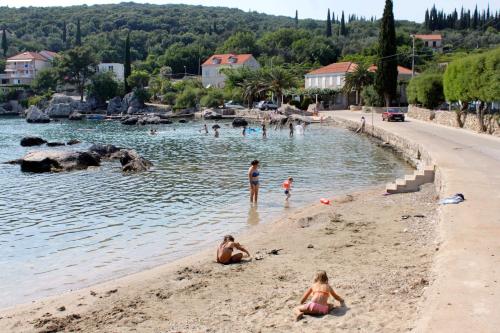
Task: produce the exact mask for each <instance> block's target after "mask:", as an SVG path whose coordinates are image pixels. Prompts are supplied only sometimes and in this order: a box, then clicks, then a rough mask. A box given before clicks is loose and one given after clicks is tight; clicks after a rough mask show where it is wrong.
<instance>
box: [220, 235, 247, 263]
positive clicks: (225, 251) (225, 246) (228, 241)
mask: <svg viewBox="0 0 500 333" xmlns="http://www.w3.org/2000/svg"><path fill="white" fill-rule="evenodd" d="M234 249H238V250H240V251H242V252H245V253H246V255H247V256H249V257H250V253H248V251H247V250H246V249H245V248H244V247H243V246H241V245H240V244H239V243H235V242H234V237H233V236H231V235H227V236H224V240H223V241H222V243H221V244H220V245H219V248H218V249H217V262H218V263H221V264H224V265H227V264H234V263H237V262H240V261H241V259H242V258H243V253H236V254H233V250H234Z"/></svg>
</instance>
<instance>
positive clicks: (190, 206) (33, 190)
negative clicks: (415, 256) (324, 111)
mask: <svg viewBox="0 0 500 333" xmlns="http://www.w3.org/2000/svg"><path fill="white" fill-rule="evenodd" d="M207 124H208V127H209V129H210V133H209V134H208V135H205V134H204V132H203V131H200V130H201V129H202V126H203V123H202V122H192V121H190V122H188V123H185V124H180V123H175V124H171V125H161V126H154V127H155V128H156V129H157V130H158V134H157V135H149V129H150V128H151V126H149V127H141V126H126V125H121V124H120V123H119V122H108V121H78V122H69V121H61V122H53V123H49V124H28V123H26V122H25V121H24V120H22V119H18V118H0V162H4V161H8V160H12V159H16V158H19V157H22V156H23V155H24V154H26V153H27V152H29V151H34V150H45V149H55V150H58V149H60V150H85V149H87V148H88V147H89V146H90V145H91V144H92V143H109V144H114V145H117V146H120V147H127V148H133V149H135V150H137V151H138V152H139V153H140V154H141V155H143V156H144V157H145V158H147V159H149V160H151V161H152V162H153V163H154V167H153V168H152V169H151V171H148V172H143V173H134V174H125V173H122V172H121V169H120V165H119V162H118V161H112V162H104V163H103V164H102V166H101V167H99V168H94V169H89V170H85V171H73V172H62V173H45V174H32V173H22V172H21V171H20V168H19V166H18V165H7V164H0V281H1V283H0V307H4V306H10V305H14V304H17V303H21V302H28V301H30V300H32V299H35V298H39V297H43V296H46V295H51V294H55V293H59V292H62V291H65V290H70V289H75V288H80V287H84V286H88V285H91V284H94V283H97V282H100V281H104V280H106V279H110V278H114V277H119V276H123V275H126V274H130V273H134V272H137V271H140V270H144V269H146V268H149V267H153V266H156V265H159V264H163V263H167V262H169V261H172V260H174V259H177V258H181V257H183V256H186V255H189V254H191V253H193V252H196V251H198V250H200V249H203V248H205V247H206V246H207V245H208V244H213V242H214V241H215V240H219V239H221V238H222V237H223V235H225V234H228V233H237V232H239V231H243V230H246V229H249V228H252V226H254V225H256V224H260V223H268V222H270V221H272V220H273V218H276V217H278V216H280V215H283V214H285V213H287V212H290V211H293V209H294V208H297V207H300V206H304V205H307V204H310V203H316V202H318V200H319V198H320V197H331V196H334V195H335V194H339V193H345V192H348V191H351V190H355V189H361V188H364V187H369V186H373V185H377V184H383V183H384V182H387V181H390V180H393V179H394V178H396V177H398V176H401V175H403V174H404V173H405V171H408V166H407V165H405V163H403V162H402V161H401V160H399V159H398V158H397V157H395V156H394V155H393V154H391V153H390V152H388V151H386V150H384V149H382V148H380V147H378V146H377V145H375V144H373V143H372V142H370V140H369V139H368V138H367V137H364V136H359V135H355V134H353V133H351V132H348V131H346V130H343V129H336V128H328V127H322V126H320V125H311V126H308V127H307V128H306V130H305V133H304V134H303V135H296V136H295V137H293V138H290V137H289V132H288V130H287V129H283V130H282V131H280V130H275V129H274V127H269V126H268V131H267V139H263V138H262V133H261V131H249V132H250V133H249V134H247V135H246V136H243V135H242V131H241V129H233V128H231V127H230V122H220V123H219V124H220V126H221V129H220V137H219V138H214V137H213V132H212V130H211V127H212V125H213V124H214V123H212V122H209V123H207ZM254 127H256V128H257V125H256V126H254ZM27 135H36V136H40V137H42V138H44V139H46V140H48V141H68V140H70V139H78V140H80V141H82V143H81V144H79V145H75V146H64V147H57V148H49V147H45V146H40V147H29V148H24V147H21V146H20V144H19V141H20V140H21V138H22V137H23V136H27ZM254 159H258V160H260V162H261V163H260V174H261V176H260V181H261V188H260V196H259V204H258V206H256V207H252V206H251V205H250V204H249V193H248V178H247V170H248V167H249V165H250V162H251V161H252V160H254ZM289 176H292V177H293V178H294V187H293V191H292V197H291V199H290V207H289V208H286V207H285V205H284V198H285V196H284V194H283V191H282V189H281V184H282V182H283V181H284V180H285V179H286V178H287V177H289ZM247 245H248V247H249V248H251V244H247Z"/></svg>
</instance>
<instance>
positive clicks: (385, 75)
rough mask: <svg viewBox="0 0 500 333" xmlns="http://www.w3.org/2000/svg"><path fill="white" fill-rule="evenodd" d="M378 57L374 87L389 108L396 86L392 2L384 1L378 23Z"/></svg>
mask: <svg viewBox="0 0 500 333" xmlns="http://www.w3.org/2000/svg"><path fill="white" fill-rule="evenodd" d="M378 57H379V59H378V62H377V68H378V69H377V72H376V75H375V87H376V88H377V91H378V93H379V94H380V96H383V98H384V101H385V106H387V107H389V106H390V105H391V100H392V99H393V98H395V97H396V91H397V85H398V63H397V57H396V29H395V27H394V14H393V12H392V0H386V1H385V8H384V14H383V16H382V20H381V23H380V33H379V50H378Z"/></svg>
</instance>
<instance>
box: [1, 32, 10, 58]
mask: <svg viewBox="0 0 500 333" xmlns="http://www.w3.org/2000/svg"><path fill="white" fill-rule="evenodd" d="M6 30H7V29H6V28H5V27H3V31H2V50H3V56H4V57H6V56H7V50H8V49H9V43H8V42H7V32H6Z"/></svg>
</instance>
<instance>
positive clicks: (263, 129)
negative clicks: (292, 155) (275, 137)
mask: <svg viewBox="0 0 500 333" xmlns="http://www.w3.org/2000/svg"><path fill="white" fill-rule="evenodd" d="M262 137H263V138H267V129H266V123H263V124H262Z"/></svg>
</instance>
